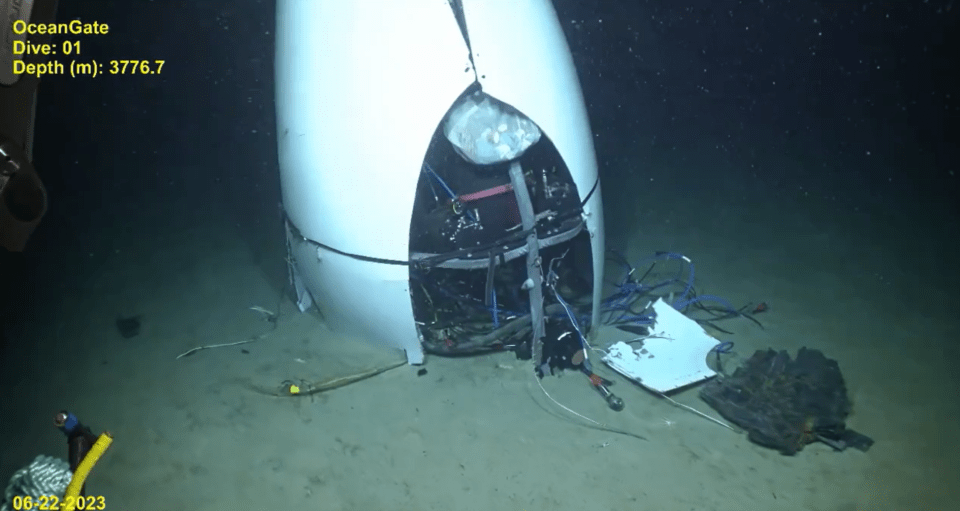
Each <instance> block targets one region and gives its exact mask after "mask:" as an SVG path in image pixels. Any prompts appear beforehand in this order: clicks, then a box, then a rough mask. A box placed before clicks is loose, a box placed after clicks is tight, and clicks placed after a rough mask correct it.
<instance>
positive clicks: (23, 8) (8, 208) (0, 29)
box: [0, 0, 57, 253]
mask: <svg viewBox="0 0 960 511" xmlns="http://www.w3.org/2000/svg"><path fill="white" fill-rule="evenodd" d="M0 8H2V12H0V20H2V21H0V36H2V41H0V251H3V252H8V253H9V252H21V251H23V250H24V248H25V247H26V246H27V241H28V240H29V239H30V235H31V234H33V231H34V229H36V227H37V225H38V224H39V223H40V220H42V219H43V215H44V214H45V213H46V211H47V193H46V190H45V189H44V187H43V182H42V181H41V180H40V176H39V175H37V173H36V171H35V170H34V168H33V156H32V153H33V129H34V117H35V113H36V97H37V86H38V85H39V82H40V78H39V76H36V75H31V74H29V73H28V72H24V70H28V69H30V66H29V65H30V64H40V63H43V62H45V61H46V59H47V57H46V56H45V55H43V54H38V53H31V54H27V53H28V52H25V51H24V48H25V45H26V44H29V45H32V46H33V47H36V46H35V45H49V44H50V36H49V35H44V34H31V33H30V32H35V30H26V29H27V28H28V27H30V26H33V25H35V24H38V23H52V22H53V21H54V18H55V13H56V10H57V0H0Z"/></svg>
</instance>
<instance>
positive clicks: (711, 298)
mask: <svg viewBox="0 0 960 511" xmlns="http://www.w3.org/2000/svg"><path fill="white" fill-rule="evenodd" d="M703 301H707V302H717V303H719V304H720V305H723V306H724V307H726V308H727V310H728V311H730V312H732V313H734V314H740V313H739V312H737V310H736V309H734V308H733V306H732V305H730V302H728V301H726V300H724V299H723V298H720V297H719V296H713V295H701V296H698V297H696V298H691V299H689V300H686V301H683V302H677V303H675V304H674V305H673V308H674V309H677V310H678V311H682V310H683V309H685V308H687V307H689V306H690V305H692V304H694V303H697V302H703Z"/></svg>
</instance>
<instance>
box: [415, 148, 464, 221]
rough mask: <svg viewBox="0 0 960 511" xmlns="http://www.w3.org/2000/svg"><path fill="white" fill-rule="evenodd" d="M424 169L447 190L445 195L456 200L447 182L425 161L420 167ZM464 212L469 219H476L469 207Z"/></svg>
mask: <svg viewBox="0 0 960 511" xmlns="http://www.w3.org/2000/svg"><path fill="white" fill-rule="evenodd" d="M424 170H426V171H427V172H428V173H430V175H431V176H433V178H434V179H436V180H437V182H438V183H440V186H442V187H443V189H444V190H446V191H447V195H449V196H450V200H454V201H455V200H457V194H455V193H453V190H451V189H450V187H449V186H447V183H446V182H444V180H443V179H442V178H441V177H440V176H439V175H438V174H437V173H436V172H434V171H433V169H432V168H430V165H429V164H428V163H427V162H423V167H421V168H420V171H421V172H423V171H424ZM464 213H466V214H467V216H468V217H470V220H473V221H474V222H476V221H477V219H476V217H474V216H473V213H471V212H470V210H469V209H468V210H465V211H464Z"/></svg>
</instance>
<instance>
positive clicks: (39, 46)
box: [4, 20, 166, 78]
mask: <svg viewBox="0 0 960 511" xmlns="http://www.w3.org/2000/svg"><path fill="white" fill-rule="evenodd" d="M11 28H12V32H13V36H14V37H13V40H12V41H5V42H4V43H5V44H10V45H11V47H10V48H7V49H6V50H7V51H11V53H12V56H13V58H14V59H13V62H12V66H13V69H12V71H13V74H14V75H30V76H36V77H41V76H45V75H60V76H70V77H73V78H79V77H90V78H97V77H100V76H114V75H159V74H161V73H163V66H164V64H165V63H166V61H165V60H160V59H134V58H123V59H110V60H97V59H93V58H87V57H86V56H84V54H83V38H84V37H90V36H105V35H108V34H109V33H110V27H109V26H108V25H107V24H106V23H99V22H96V21H94V22H85V21H81V20H72V21H68V22H66V23H27V22H25V21H22V20H17V21H14V22H13V25H12V27H11ZM31 35H49V36H57V37H58V40H56V41H51V42H49V43H32V42H30V41H29V40H28V36H31ZM27 56H42V57H43V58H45V59H46V61H43V62H26V61H24V57H27ZM31 60H33V59H31Z"/></svg>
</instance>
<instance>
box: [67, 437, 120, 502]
mask: <svg viewBox="0 0 960 511" xmlns="http://www.w3.org/2000/svg"><path fill="white" fill-rule="evenodd" d="M111 442H113V437H111V436H110V433H103V434H101V435H100V438H98V439H97V441H96V442H94V444H93V447H91V448H90V451H89V452H87V455H86V456H84V457H83V460H82V461H81V462H80V465H78V466H77V470H76V472H74V473H73V478H72V479H70V484H68V485H67V492H66V493H65V494H64V496H63V504H64V506H63V508H61V509H63V511H74V510H75V509H76V506H77V499H78V498H79V497H80V489H81V488H83V484H84V483H85V482H87V476H88V475H90V471H91V470H92V469H93V466H94V465H96V464H97V461H98V460H100V457H101V456H103V453H104V452H106V450H107V448H108V447H110V443H111Z"/></svg>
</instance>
